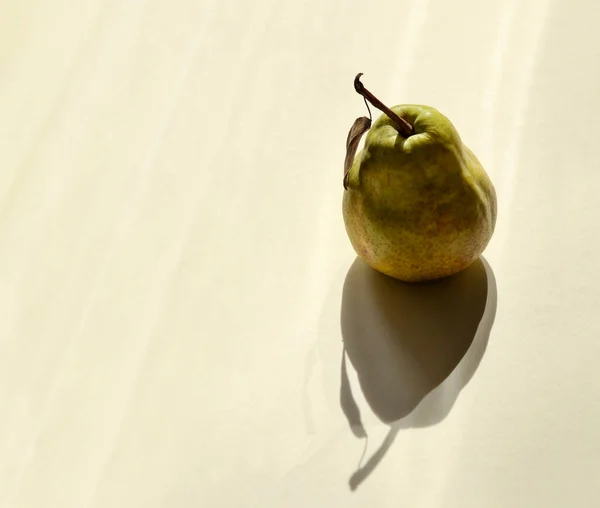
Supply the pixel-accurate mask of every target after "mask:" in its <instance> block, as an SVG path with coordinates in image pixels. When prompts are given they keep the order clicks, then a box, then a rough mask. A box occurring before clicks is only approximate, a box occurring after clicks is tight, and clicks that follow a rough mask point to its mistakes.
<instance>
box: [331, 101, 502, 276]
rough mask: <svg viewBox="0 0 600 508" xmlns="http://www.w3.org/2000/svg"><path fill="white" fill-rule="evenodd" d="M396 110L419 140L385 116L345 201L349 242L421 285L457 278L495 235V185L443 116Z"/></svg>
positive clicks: (377, 264) (412, 108)
mask: <svg viewBox="0 0 600 508" xmlns="http://www.w3.org/2000/svg"><path fill="white" fill-rule="evenodd" d="M391 109H392V110H393V111H394V113H396V114H397V115H398V116H400V117H402V118H404V119H405V120H407V121H408V122H409V123H410V124H411V125H412V126H413V134H412V135H411V136H409V137H404V136H402V135H401V134H400V133H399V132H398V130H397V127H396V126H395V125H394V123H393V122H392V121H391V120H390V119H389V118H388V117H387V115H384V114H382V115H381V116H380V117H379V118H378V119H377V120H376V121H375V122H374V124H373V126H372V127H371V129H370V130H369V131H368V133H367V137H366V139H365V144H364V148H363V149H362V150H361V151H360V152H359V153H358V154H357V155H356V157H355V159H354V162H353V165H352V167H351V169H350V172H349V175H348V188H347V189H346V190H345V191H344V196H343V205H342V209H343V216H344V223H345V226H346V231H347V233H348V237H349V239H350V242H351V244H352V246H353V248H354V250H355V251H356V253H357V254H358V256H359V257H361V258H362V259H363V260H364V261H365V262H366V263H368V264H369V265H370V266H371V267H372V268H374V269H375V270H378V271H380V272H382V273H384V274H386V275H389V276H391V277H394V278H397V279H400V280H403V281H406V282H419V281H426V280H431V279H439V278H443V277H447V276H450V275H453V274H455V273H458V272H460V271H461V270H463V269H465V268H466V267H468V266H469V265H470V264H471V263H473V262H474V261H475V260H476V259H477V258H478V257H479V256H480V255H481V253H482V252H483V250H484V249H485V248H486V246H487V244H488V243H489V241H490V239H491V237H492V234H493V232H494V227H495V224H496V214H497V203H496V192H495V189H494V186H493V184H492V182H491V180H490V178H489V177H488V175H487V173H486V172H485V170H484V168H483V167H482V165H481V163H480V162H479V160H478V159H477V157H476V156H475V155H474V154H473V152H472V151H471V150H470V149H469V148H468V147H467V146H466V145H465V144H463V142H462V140H461V138H460V136H459V134H458V132H457V130H456V129H455V127H454V126H453V125H452V123H451V122H450V120H449V119H448V118H446V117H445V116H444V115H442V114H441V113H440V112H439V111H438V110H436V109H434V108H431V107H429V106H422V105H410V104H409V105H399V106H395V107H393V108H391Z"/></svg>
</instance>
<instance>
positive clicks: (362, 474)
mask: <svg viewBox="0 0 600 508" xmlns="http://www.w3.org/2000/svg"><path fill="white" fill-rule="evenodd" d="M496 305H497V289H496V282H495V279H494V274H493V272H492V269H491V267H490V266H489V264H488V263H487V262H486V261H485V260H484V259H479V260H477V261H476V262H475V263H473V264H472V265H471V266H470V267H469V268H467V269H466V270H464V271H462V272H461V273H459V274H457V275H454V276H452V277H448V278H446V279H442V280H438V281H434V282H429V283H424V284H405V283H403V282H400V281H398V280H395V279H392V278H390V277H387V276H385V275H382V274H381V273H379V272H376V271H375V270H373V269H371V268H370V267H369V266H368V265H366V264H365V263H364V262H363V261H362V260H360V259H358V258H357V259H356V260H355V262H354V263H353V264H352V266H351V267H350V270H349V271H348V274H347V276H346V280H345V283H344V290H343V296H342V312H341V326H342V336H343V339H344V351H345V353H344V354H347V356H348V358H349V360H350V362H351V364H352V366H353V367H354V369H355V370H356V373H357V375H358V381H359V385H360V389H361V390H362V392H363V394H364V396H365V399H366V400H367V402H368V404H369V406H370V408H371V410H372V411H373V412H374V413H375V415H377V417H378V418H379V419H380V420H381V421H382V422H384V423H386V424H387V425H389V426H390V429H389V432H388V435H387V436H386V438H385V439H384V441H383V443H382V444H381V446H380V447H379V449H378V450H377V451H376V452H375V453H374V454H373V455H372V456H371V457H370V458H369V460H368V461H367V463H366V464H365V465H364V466H362V467H360V468H359V469H358V470H357V471H356V472H355V473H354V474H353V475H352V477H351V478H350V482H349V483H350V488H351V489H352V490H354V489H356V488H357V487H358V486H359V485H360V483H362V482H363V481H364V480H365V479H366V478H367V477H368V476H369V475H370V474H371V473H372V472H373V471H374V469H375V468H376V467H377V465H378V464H379V463H380V461H381V460H382V459H383V457H384V456H385V454H386V452H387V451H388V450H389V448H390V447H391V446H392V444H393V442H394V440H395V438H396V436H397V434H398V432H399V431H400V430H401V429H403V428H410V427H425V426H430V425H435V424H437V423H439V422H440V421H442V420H443V419H444V418H445V417H446V416H447V415H448V413H449V412H450V410H451V409H452V406H453V405H454V403H455V401H456V399H457V398H458V395H459V393H460V392H461V390H462V389H463V388H464V387H465V385H466V384H467V383H468V382H469V380H470V379H471V378H472V377H473V374H474V373H475V371H476V370H477V367H478V366H479V363H480V362H481V359H482V357H483V354H484V353H485V350H486V347H487V342H488V339H489V335H490V331H491V328H492V325H493V322H494V317H495V314H496ZM346 368H347V367H346V364H345V358H342V376H341V377H342V381H341V387H340V404H341V406H342V410H343V411H344V414H345V415H346V418H347V419H348V424H349V425H350V428H351V429H352V431H353V433H354V434H355V436H356V437H364V436H366V431H365V429H364V427H363V425H362V422H361V419H360V410H359V408H358V405H357V403H356V401H355V399H354V396H353V395H352V390H351V385H350V382H349V379H348V375H347V370H346Z"/></svg>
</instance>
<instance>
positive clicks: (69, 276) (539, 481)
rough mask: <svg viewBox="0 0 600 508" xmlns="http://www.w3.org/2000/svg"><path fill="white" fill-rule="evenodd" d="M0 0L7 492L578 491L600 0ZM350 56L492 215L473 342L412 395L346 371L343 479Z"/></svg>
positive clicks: (567, 498) (313, 498)
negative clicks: (448, 147) (482, 189)
mask: <svg viewBox="0 0 600 508" xmlns="http://www.w3.org/2000/svg"><path fill="white" fill-rule="evenodd" d="M0 8H1V10H0V13H1V17H0V19H1V24H2V27H1V29H0V130H1V132H0V143H1V147H0V154H1V155H0V157H1V158H0V160H1V163H2V165H1V170H0V311H1V319H0V506H1V507H3V508H40V507H43V508H54V507H56V508H84V507H90V508H92V507H93V508H99V507H102V508H105V507H106V508H108V507H110V508H116V507H124V508H125V507H127V508H133V507H144V508H153V507H254V506H256V507H277V508H284V507H285V508H295V507H298V508H300V507H302V508H304V507H307V506H315V507H333V506H336V507H344V508H346V507H369V508H370V507H374V506H378V507H397V506H407V507H444V508H446V507H460V508H467V507H478V508H479V507H485V508H495V507H502V508H504V507H507V506H511V507H534V506H535V507H537V506H544V507H563V506H577V507H593V506H597V503H598V498H599V495H600V480H599V478H600V402H599V401H600V371H599V368H598V358H599V357H600V321H599V319H598V316H597V314H598V303H599V302H600V298H599V296H598V284H599V282H598V281H599V280H600V264H599V262H598V261H599V257H598V254H597V252H598V248H599V247H600V233H599V228H598V217H599V215H598V195H599V191H600V162H599V157H598V154H599V142H598V133H599V128H600V126H599V124H598V118H600V92H599V90H600V30H599V29H598V24H599V22H600V4H599V3H598V2H595V1H592V0H587V1H584V0H575V1H569V2H568V1H566V0H555V1H550V0H526V1H518V0H507V1H503V2H499V1H496V2H490V1H483V2H482V1H477V0H453V1H452V2H449V1H447V0H411V1H409V0H395V1H383V0H380V1H375V2H372V3H369V2H358V1H352V2H350V1H348V2H342V1H340V0H333V1H326V2H323V1H321V0H307V1H305V2H299V1H296V2H281V1H278V0H258V1H256V2H246V1H242V0H237V1H216V0H212V1H211V0H200V1H197V0H170V1H168V2H165V1H161V0H80V1H77V2H73V1H67V0H2V1H1V2H0ZM357 72H364V73H365V76H364V78H363V81H364V83H365V84H366V85H367V86H368V87H369V88H370V89H371V90H372V91H374V92H376V93H377V94H378V95H380V96H381V98H382V99H384V100H386V101H387V102H390V103H398V102H422V103H426V104H430V105H433V106H436V107H438V108H439V109H441V110H442V111H443V112H444V113H446V114H447V115H448V116H449V117H450V118H451V119H452V120H453V122H454V123H455V125H456V126H457V128H458V129H459V131H460V132H461V134H462V137H463V139H464V140H465V141H466V142H467V143H468V144H469V145H470V146H471V147H472V148H473V150H474V151H475V152H476V153H477V154H478V156H479V157H480V159H481V160H482V161H483V163H484V164H485V166H486V167H487V169H488V172H489V174H490V176H491V177H492V179H493V180H494V182H495V184H496V188H497V192H498V196H499V220H498V225H497V230H496V234H495V236H494V238H493V241H492V242H491V244H490V246H489V247H488V249H487V251H486V253H485V257H486V259H487V262H488V263H489V266H490V267H491V270H493V277H494V278H495V281H496V286H497V293H496V294H497V296H496V297H495V298H497V308H496V314H495V321H494V325H493V327H492V329H491V333H489V339H488V338H487V336H486V337H483V338H482V337H480V338H479V339H477V338H476V340H479V341H484V342H481V343H479V346H478V347H480V349H479V351H474V350H473V348H472V349H471V350H469V353H468V354H467V356H465V358H464V359H463V362H461V364H459V366H458V367H457V370H456V371H455V373H453V374H452V376H450V378H448V380H447V382H446V383H445V384H443V385H442V386H441V387H440V388H439V389H437V390H436V391H435V392H433V393H431V394H430V396H429V397H427V398H426V400H424V401H423V404H422V405H421V406H419V407H418V408H417V410H416V412H415V413H414V414H411V415H409V416H408V417H407V418H406V419H404V420H401V421H400V422H397V424H395V426H393V427H392V429H390V428H389V427H388V426H387V425H385V424H384V423H382V422H380V421H379V420H378V419H377V418H376V417H375V416H374V415H373V413H372V412H370V410H369V406H368V405H367V404H366V401H365V399H364V397H363V396H362V394H361V392H360V388H359V387H358V386H357V384H356V373H355V372H354V370H353V369H352V366H351V364H348V370H349V372H348V376H349V378H350V382H351V384H352V385H353V394H354V397H355V398H356V402H357V404H358V406H359V408H360V411H361V414H362V418H363V422H364V425H365V431H366V432H367V433H368V436H369V441H368V446H367V450H366V455H365V459H364V460H363V461H362V463H361V464H362V465H363V466H364V464H365V461H368V460H369V458H372V457H373V454H374V453H375V452H376V450H378V449H379V447H380V446H381V445H382V443H384V444H385V442H386V441H385V439H386V436H387V439H388V441H387V442H388V444H390V447H389V450H388V451H387V453H386V454H385V456H383V458H382V459H381V461H380V463H379V464H378V465H377V466H376V467H375V468H374V470H373V471H372V472H371V474H370V475H368V477H367V478H366V479H364V481H363V482H362V483H361V484H360V485H359V486H358V488H357V489H356V490H355V491H351V490H350V488H349V480H350V478H351V477H352V475H353V473H355V471H356V468H357V464H358V463H359V460H360V459H361V455H362V454H363V450H364V445H365V440H364V439H362V438H360V437H358V438H357V437H355V436H354V435H353V433H352V431H351V429H350V428H349V426H348V422H347V421H346V418H345V416H344V413H343V412H342V409H341V407H340V401H339V398H340V379H341V378H340V360H341V353H342V334H341V327H340V305H341V297H342V287H343V284H344V280H345V279H346V275H347V273H348V270H349V268H350V266H351V265H352V263H353V261H354V258H355V256H354V253H353V252H352V249H351V247H350V244H349V242H348V240H347V238H346V236H345V232H344V228H343V223H342V218H341V210H340V202H341V195H342V178H341V177H342V161H343V156H344V143H345V138H346V134H347V132H348V129H349V127H350V125H351V123H352V121H353V120H354V119H355V118H356V117H357V116H360V115H363V114H364V113H365V109H364V105H363V103H362V101H361V99H360V98H359V97H358V96H357V95H356V94H355V93H354V91H353V89H352V79H353V77H354V75H355V74H356V73H357ZM490 280H491V279H490ZM488 303H490V302H488ZM492 318H493V315H492V316H491V317H490V316H489V315H488V317H487V318H486V319H488V320H490V319H492ZM488 324H490V323H488ZM486 340H487V349H486V350H485V353H484V354H483V356H482V357H480V358H475V360H474V359H473V356H472V355H473V354H475V355H477V354H482V350H481V347H482V344H483V345H485V341H486ZM473 347H475V343H474V346H473ZM469 355H471V356H469ZM479 360H480V363H479ZM477 365H478V366H477ZM457 376H458V377H457ZM461 376H462V377H461ZM469 377H470V381H469V382H468V383H466V386H464V388H463V389H462V390H458V389H457V388H456V387H457V385H456V383H458V381H457V379H459V378H460V379H466V380H468V378H469ZM449 383H450V384H449ZM452 383H454V385H452ZM459 384H460V383H459ZM448 397H450V399H449V400H447V398H448ZM434 414H435V415H438V416H437V417H432V415H434ZM419 422H421V423H422V424H419Z"/></svg>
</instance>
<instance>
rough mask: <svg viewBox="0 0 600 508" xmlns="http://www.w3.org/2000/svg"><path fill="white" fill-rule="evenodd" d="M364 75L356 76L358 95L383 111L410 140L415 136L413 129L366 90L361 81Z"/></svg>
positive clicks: (355, 84) (355, 82) (355, 87)
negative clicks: (410, 137)
mask: <svg viewBox="0 0 600 508" xmlns="http://www.w3.org/2000/svg"><path fill="white" fill-rule="evenodd" d="M362 75H363V73H362V72H360V73H359V74H357V75H356V77H355V78H354V89H355V90H356V92H357V93H359V94H360V95H362V96H363V97H364V98H365V100H367V101H369V102H370V103H371V104H373V106H375V107H376V108H377V109H379V110H381V111H383V112H384V113H385V114H386V115H387V116H388V117H389V119H390V120H391V121H392V122H394V123H395V124H396V127H398V131H399V132H400V134H402V135H403V136H404V137H406V138H408V137H409V136H412V135H413V127H412V125H411V124H409V123H408V122H407V121H406V120H404V118H400V117H399V116H398V115H397V114H396V113H394V112H393V111H392V110H391V109H390V108H388V107H387V106H386V105H385V104H384V103H383V102H381V101H380V100H379V99H378V98H377V97H375V96H374V95H373V94H372V93H371V92H369V90H367V89H366V88H365V85H363V84H362V83H361V81H360V77H361V76H362Z"/></svg>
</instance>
